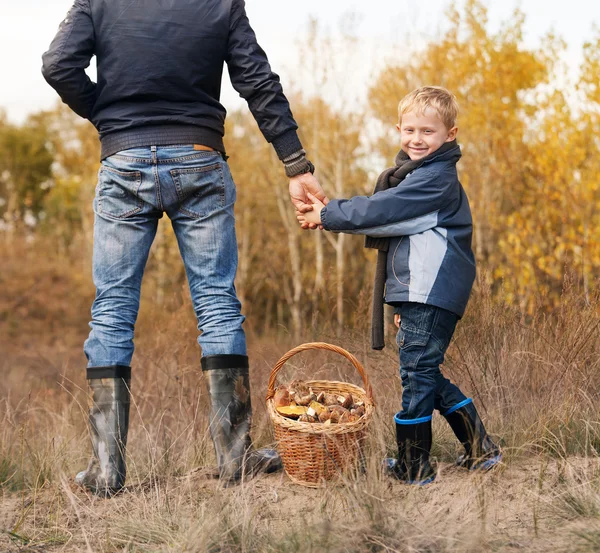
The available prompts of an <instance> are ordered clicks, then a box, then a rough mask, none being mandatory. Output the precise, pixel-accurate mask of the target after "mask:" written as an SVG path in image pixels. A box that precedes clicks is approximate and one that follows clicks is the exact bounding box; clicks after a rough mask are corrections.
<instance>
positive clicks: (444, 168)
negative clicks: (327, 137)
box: [296, 86, 502, 484]
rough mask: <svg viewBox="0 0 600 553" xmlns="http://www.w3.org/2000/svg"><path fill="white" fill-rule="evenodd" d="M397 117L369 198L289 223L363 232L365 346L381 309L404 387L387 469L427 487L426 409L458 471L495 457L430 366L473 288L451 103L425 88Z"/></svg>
mask: <svg viewBox="0 0 600 553" xmlns="http://www.w3.org/2000/svg"><path fill="white" fill-rule="evenodd" d="M398 112H399V123H398V124H397V125H396V127H397V128H398V130H399V132H400V144H401V150H400V152H399V153H398V155H397V157H396V165H397V166H396V167H394V168H392V169H388V170H387V171H385V172H384V173H382V175H381V176H380V177H379V179H378V181H377V186H376V187H375V193H374V194H373V195H372V196H369V197H367V196H356V197H354V198H351V199H348V200H339V199H338V200H331V201H330V202H329V203H328V204H327V205H326V206H325V205H324V204H323V203H321V202H320V201H319V200H317V199H316V198H311V201H312V202H313V210H312V211H309V212H308V213H299V212H297V213H296V216H297V219H298V221H299V222H300V224H302V225H303V227H306V226H307V225H309V224H313V225H314V224H318V225H321V226H322V228H323V229H325V230H331V231H336V232H346V233H351V234H365V235H367V244H366V246H367V247H375V248H377V249H379V254H378V255H379V256H378V260H377V261H378V263H377V271H376V279H375V296H374V304H373V305H374V308H373V314H374V323H375V324H374V326H373V341H374V344H373V347H374V349H382V347H383V321H382V316H383V301H385V302H386V303H388V304H390V305H393V306H394V308H395V315H394V323H395V324H396V326H397V327H398V335H397V338H396V340H397V343H398V347H399V348H400V376H401V379H402V387H403V392H402V411H400V412H399V413H398V414H396V416H395V423H396V439H397V443H398V460H397V461H396V460H395V459H388V460H386V464H387V467H388V469H389V471H390V473H391V474H392V475H394V476H395V477H397V478H398V479H400V480H403V481H405V482H407V483H410V484H427V483H429V482H431V481H433V480H434V478H435V470H434V469H433V467H432V466H431V464H430V462H429V452H430V449H431V417H432V413H433V410H434V409H438V410H439V411H440V413H441V414H442V415H443V416H444V417H445V418H446V420H447V421H448V423H449V424H450V426H451V427H452V430H453V431H454V433H455V434H456V436H457V438H458V439H459V440H460V441H461V443H462V444H463V445H464V447H465V454H464V455H462V456H461V457H460V458H459V464H461V465H462V466H466V467H468V468H470V469H489V468H491V467H493V466H494V465H496V464H498V463H499V462H500V461H501V459H502V454H501V452H500V449H499V448H498V447H497V446H496V445H495V444H494V442H493V441H492V440H491V438H490V437H489V436H488V435H487V433H486V431H485V428H484V426H483V423H482V422H481V419H480V418H479V415H478V413H477V410H476V409H475V406H474V405H473V400H472V399H470V398H467V397H466V396H465V395H464V394H463V393H462V392H461V391H460V389H459V388H458V387H457V386H456V385H454V384H452V383H451V382H450V381H449V380H448V379H447V378H445V377H444V376H443V375H442V373H441V372H440V368H439V366H440V365H441V364H442V362H443V361H444V354H445V352H446V349H447V348H448V345H449V343H450V339H451V338H452V335H453V333H454V330H455V327H456V323H457V321H458V320H459V319H460V317H462V315H463V313H464V311H465V308H466V305H467V301H468V299H469V294H470V292H471V288H472V286H473V281H474V280H475V258H474V255H473V251H472V249H471V235H472V229H473V226H472V219H471V211H470V208H469V203H468V201H467V197H466V195H465V192H464V190H463V188H462V186H461V184H460V182H459V180H458V177H457V173H456V162H457V161H458V160H459V159H460V156H461V153H460V147H459V146H458V145H457V143H456V140H455V139H456V134H457V131H458V128H457V127H456V117H457V115H458V104H457V102H456V99H455V97H454V96H453V95H452V94H451V93H450V92H449V91H448V90H446V89H444V88H441V87H433V86H426V87H422V88H419V89H417V90H414V91H413V92H411V93H410V94H408V95H407V96H406V97H404V98H403V99H402V101H401V102H400V105H399V108H398ZM384 283H385V300H384V293H383V289H384ZM379 319H381V322H379Z"/></svg>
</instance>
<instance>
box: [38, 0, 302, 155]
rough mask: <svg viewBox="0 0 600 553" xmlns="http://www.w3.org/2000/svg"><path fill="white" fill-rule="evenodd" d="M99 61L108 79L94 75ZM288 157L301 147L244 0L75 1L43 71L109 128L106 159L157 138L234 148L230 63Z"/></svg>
mask: <svg viewBox="0 0 600 553" xmlns="http://www.w3.org/2000/svg"><path fill="white" fill-rule="evenodd" d="M94 55H95V56H96V58H97V66H98V82H97V83H94V82H92V81H91V80H90V79H89V77H88V76H87V75H86V73H85V69H86V68H87V67H88V66H89V64H90V60H91V58H92V56H94ZM224 63H227V67H228V69H229V75H230V77H231V82H232V84H233V86H234V88H235V89H236V90H237V91H238V92H239V94H240V96H242V97H243V98H244V99H245V100H246V101H247V102H248V105H249V107H250V110H251V111H252V114H253V115H254V117H255V118H256V120H257V122H258V125H259V127H260V130H261V131H262V133H263V134H264V136H265V138H266V139H267V141H268V142H271V143H272V144H273V146H274V147H275V150H276V151H277V154H278V156H279V157H280V159H283V158H285V157H288V156H290V155H291V154H294V153H295V152H297V151H298V150H301V148H302V145H301V143H300V141H299V140H298V136H297V134H296V129H297V128H298V127H297V125H296V122H295V121H294V118H293V116H292V113H291V111H290V106H289V103H288V101H287V99H286V97H285V96H284V94H283V90H282V88H281V85H280V83H279V77H278V76H277V75H276V74H275V73H273V72H272V71H271V67H270V66H269V62H268V60H267V57H266V55H265V53H264V51H263V50H262V49H261V48H260V46H259V45H258V43H257V41H256V36H255V34H254V31H253V30H252V27H251V26H250V23H249V21H248V18H247V16H246V11H245V5H244V0H75V3H74V5H73V7H72V8H71V10H70V11H69V13H68V14H67V17H66V19H65V20H64V21H63V22H62V23H61V25H60V28H59V31H58V34H57V35H56V37H55V38H54V40H53V42H52V44H51V45H50V49H49V50H48V52H46V53H45V54H44V56H43V68H42V73H43V75H44V77H45V79H46V80H47V81H48V83H49V84H50V85H51V86H52V87H53V88H54V89H55V90H56V91H57V92H58V94H59V95H60V97H61V98H62V100H63V101H64V102H65V103H66V104H67V105H69V107H71V109H73V111H75V112H76V113H77V114H79V115H80V116H81V117H85V118H86V119H89V120H90V121H91V122H92V123H93V124H94V126H95V127H96V128H97V129H98V131H99V133H100V139H101V142H102V158H105V157H107V156H109V155H112V154H114V153H116V152H117V151H120V150H125V149H127V148H134V147H140V146H149V145H166V144H204V145H206V146H210V147H212V148H214V149H216V150H219V151H221V152H224V146H223V134H224V123H225V115H226V111H225V108H224V107H223V106H222V105H221V103H220V101H219V98H220V93H221V77H222V74H223V65H224Z"/></svg>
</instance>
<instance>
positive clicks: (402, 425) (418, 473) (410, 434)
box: [385, 413, 435, 486]
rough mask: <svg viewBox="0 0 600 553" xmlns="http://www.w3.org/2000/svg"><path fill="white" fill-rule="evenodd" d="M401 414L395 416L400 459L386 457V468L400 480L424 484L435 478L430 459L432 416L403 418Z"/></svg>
mask: <svg viewBox="0 0 600 553" xmlns="http://www.w3.org/2000/svg"><path fill="white" fill-rule="evenodd" d="M399 415H400V413H398V414H397V415H396V416H395V417H394V421H395V422H396V442H397V444H398V460H397V461H396V460H395V459H386V461H385V463H386V468H387V470H388V473H389V474H391V475H392V476H394V477H395V478H397V479H398V480H402V481H403V482H406V483H407V484H416V485H419V486H424V485H425V484H429V483H431V482H433V481H434V480H435V470H434V468H433V467H432V466H431V463H430V461H429V452H430V451H431V439H432V437H431V416H429V417H421V418H418V419H402V418H400V417H399Z"/></svg>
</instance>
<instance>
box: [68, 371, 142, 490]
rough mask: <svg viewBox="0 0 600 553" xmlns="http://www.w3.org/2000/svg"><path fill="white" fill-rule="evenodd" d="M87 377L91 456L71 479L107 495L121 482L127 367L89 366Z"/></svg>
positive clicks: (124, 442)
mask: <svg viewBox="0 0 600 553" xmlns="http://www.w3.org/2000/svg"><path fill="white" fill-rule="evenodd" d="M87 379H88V388H89V430H90V436H91V439H92V458H91V459H90V462H89V465H88V468H87V469H86V470H84V471H82V472H80V473H79V474H78V475H77V476H76V477H75V483H76V484H78V485H80V486H82V487H84V488H86V489H88V490H90V491H92V492H93V493H95V494H97V495H101V496H111V495H114V494H115V493H117V492H118V491H119V490H121V488H123V486H124V484H125V474H126V465H125V448H126V445H127V431H128V429H129V403H130V383H131V368H130V367H123V366H112V367H90V368H88V369H87Z"/></svg>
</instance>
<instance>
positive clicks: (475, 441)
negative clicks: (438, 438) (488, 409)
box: [444, 398, 502, 470]
mask: <svg viewBox="0 0 600 553" xmlns="http://www.w3.org/2000/svg"><path fill="white" fill-rule="evenodd" d="M444 417H446V420H447V421H448V424H449V425H450V428H452V431H453V432H454V434H455V435H456V437H457V438H458V439H459V441H460V442H461V443H462V444H463V446H464V448H465V453H464V454H463V455H461V456H460V457H459V458H458V460H457V462H456V464H457V465H459V466H462V467H466V468H468V469H469V470H489V469H491V468H493V467H495V466H496V465H497V464H499V463H500V461H502V451H501V450H500V448H499V447H498V446H497V445H496V444H495V443H494V442H493V441H492V439H491V438H490V436H489V435H488V433H487V432H486V430H485V426H484V425H483V422H482V420H481V418H480V417H479V413H477V409H476V408H475V405H474V404H473V400H472V399H471V398H468V399H466V400H464V401H462V402H461V403H459V404H457V405H455V406H454V407H452V408H451V409H449V410H448V411H447V412H446V413H445V414H444Z"/></svg>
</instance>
